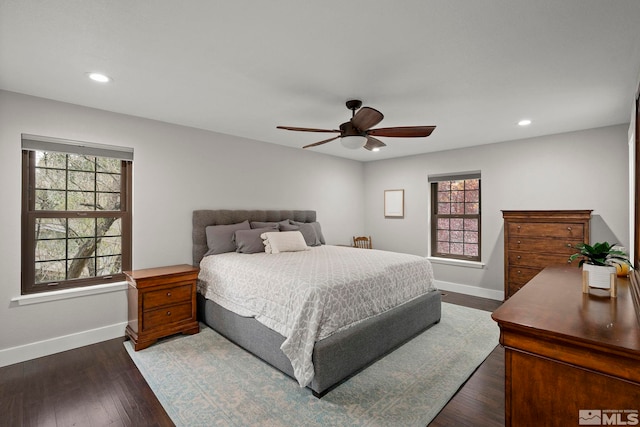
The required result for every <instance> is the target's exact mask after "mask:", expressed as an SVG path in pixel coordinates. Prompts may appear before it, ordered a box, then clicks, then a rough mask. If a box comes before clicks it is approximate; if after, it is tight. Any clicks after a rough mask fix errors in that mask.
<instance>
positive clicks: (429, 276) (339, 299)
mask: <svg viewBox="0 0 640 427" xmlns="http://www.w3.org/2000/svg"><path fill="white" fill-rule="evenodd" d="M200 269H201V270H200V276H199V279H200V280H199V281H198V287H199V291H200V293H202V294H203V295H205V296H206V297H207V298H208V299H211V300H213V301H214V302H216V303H218V304H220V305H221V306H222V307H224V308H226V309H227V310H231V311H233V312H235V313H237V314H239V315H241V316H252V317H255V318H256V320H258V321H259V322H261V323H263V324H264V325H266V326H267V327H269V328H271V329H273V330H275V331H276V332H278V333H280V334H281V335H282V336H284V337H285V338H286V340H285V341H284V343H283V344H282V346H281V349H282V351H283V352H284V353H285V355H286V356H287V357H288V358H289V360H291V365H292V366H293V369H294V374H295V377H296V379H297V380H298V382H299V383H300V385H301V386H303V387H304V386H306V385H307V384H309V383H310V382H311V380H312V379H313V374H314V372H313V364H312V361H311V355H312V352H313V346H314V343H315V342H316V341H319V340H321V339H323V338H326V337H327V336H329V335H331V334H333V333H335V332H338V331H340V330H343V329H345V328H348V327H350V326H352V325H354V324H356V323H358V322H361V321H362V320H365V319H367V318H369V317H371V316H375V315H377V314H380V313H383V312H385V311H387V310H389V309H392V308H394V307H396V306H398V305H400V304H402V303H404V302H407V301H410V300H412V299H414V298H416V297H418V296H420V295H423V294H425V293H427V292H429V291H431V290H433V289H435V287H434V286H433V271H432V268H431V263H430V262H429V261H428V260H427V259H426V258H423V257H420V256H415V255H408V254H400V253H395V252H386V251H379V250H374V249H356V248H349V247H340V246H328V245H324V246H319V247H314V248H311V250H308V251H302V252H284V253H279V254H266V253H257V254H238V253H235V252H232V253H225V254H219V255H211V256H207V257H205V258H204V259H203V260H202V261H201V262H200Z"/></svg>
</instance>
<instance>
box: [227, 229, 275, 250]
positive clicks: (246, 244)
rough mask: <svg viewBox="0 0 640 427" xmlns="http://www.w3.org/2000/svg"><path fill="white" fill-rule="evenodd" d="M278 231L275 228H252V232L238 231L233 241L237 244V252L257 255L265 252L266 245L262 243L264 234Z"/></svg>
mask: <svg viewBox="0 0 640 427" xmlns="http://www.w3.org/2000/svg"><path fill="white" fill-rule="evenodd" d="M271 231H277V228H274V227H265V228H252V229H251V230H237V231H236V232H235V233H234V235H233V239H234V242H235V244H236V252H239V253H241V254H255V253H258V252H264V243H262V237H260V235H261V234H262V233H267V232H271Z"/></svg>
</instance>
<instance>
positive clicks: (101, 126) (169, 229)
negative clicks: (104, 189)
mask: <svg viewBox="0 0 640 427" xmlns="http://www.w3.org/2000/svg"><path fill="white" fill-rule="evenodd" d="M21 133H28V134H34V135H43V136H50V137H57V138H65V139H72V140H79V141H90V142H95V143H103V144H111V145H121V146H127V147H133V148H134V157H135V159H134V171H133V193H134V194H133V197H134V205H133V234H134V236H133V241H134V247H133V266H134V268H146V267H153V266H161V265H171V264H179V263H189V264H190V263H191V211H192V210H194V209H201V208H220V209H234V208H238V209H244V208H246V209H263V208H264V209H315V210H316V211H317V213H318V220H319V221H320V222H321V224H322V227H323V232H324V235H325V237H326V239H327V242H328V243H334V244H337V243H348V242H349V239H350V238H351V236H352V235H353V234H355V233H358V234H359V233H361V232H363V231H364V223H363V221H362V217H363V215H364V209H363V203H364V183H363V180H362V173H363V172H362V171H363V165H362V164H361V163H360V162H356V161H352V160H345V159H339V158H336V157H331V156H326V155H322V154H318V153H314V152H312V151H306V150H304V151H303V150H300V149H293V148H287V147H281V146H276V145H272V144H265V143H260V142H256V141H251V140H246V139H242V138H237V137H232V136H228V135H222V134H217V133H213V132H207V131H201V130H197V129H192V128H187V127H182V126H176V125H171V124H167V123H161V122H157V121H152V120H146V119H140V118H136V117H131V116H126V115H121V114H114V113H110V112H106V111H101V110H95V109H90V108H84V107H80V106H76V105H71V104H65V103H60V102H55V101H50V100H45V99H41V98H35V97H30V96H25V95H19V94H15V93H11V92H2V91H0V177H1V180H2V185H1V186H0V200H2V203H3V208H2V221H0V230H1V233H0V234H1V235H2V239H1V240H0V247H1V248H2V251H1V253H2V257H0V271H2V276H0V325H2V327H1V328H0V366H3V365H6V364H10V363H14V362H15V361H16V358H25V359H26V358H30V357H37V356H39V355H42V354H47V353H50V352H55V351H60V350H62V349H65V348H71V347H74V346H78V345H84V344H87V343H88V341H91V340H94V341H95V340H97V341H99V340H101V339H107V338H110V337H115V336H122V335H123V332H124V323H125V322H126V319H127V313H126V294H125V292H124V291H118V292H111V293H106V294H101V295H92V296H83V297H77V298H72V299H63V300H58V301H51V302H43V303H39V304H31V305H18V304H17V303H15V302H11V299H12V298H14V297H17V296H19V295H20V203H21V202H20V200H21V193H20V179H21V164H20V158H21V155H20V134H21Z"/></svg>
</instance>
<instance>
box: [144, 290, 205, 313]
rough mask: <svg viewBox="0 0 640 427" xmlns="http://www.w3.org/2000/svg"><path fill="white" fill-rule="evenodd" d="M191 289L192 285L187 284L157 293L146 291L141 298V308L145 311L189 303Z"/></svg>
mask: <svg viewBox="0 0 640 427" xmlns="http://www.w3.org/2000/svg"><path fill="white" fill-rule="evenodd" d="M192 288H193V284H191V283H189V284H186V285H182V286H175V287H172V288H165V289H160V290H157V291H147V292H145V293H144V294H143V297H142V299H143V300H142V308H143V310H144V311H147V310H152V309H154V308H157V307H162V306H164V305H171V304H176V303H179V302H183V301H190V300H191V291H192Z"/></svg>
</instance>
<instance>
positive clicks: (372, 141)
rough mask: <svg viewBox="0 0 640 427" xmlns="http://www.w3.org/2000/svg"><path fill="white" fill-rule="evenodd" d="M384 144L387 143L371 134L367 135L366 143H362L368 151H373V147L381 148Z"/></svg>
mask: <svg viewBox="0 0 640 427" xmlns="http://www.w3.org/2000/svg"><path fill="white" fill-rule="evenodd" d="M386 146H387V144H385V143H384V142H382V141H380V140H379V139H376V138H374V137H372V136H367V143H366V144H365V145H364V148H366V149H367V150H369V151H373V149H374V148H382V147H386Z"/></svg>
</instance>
